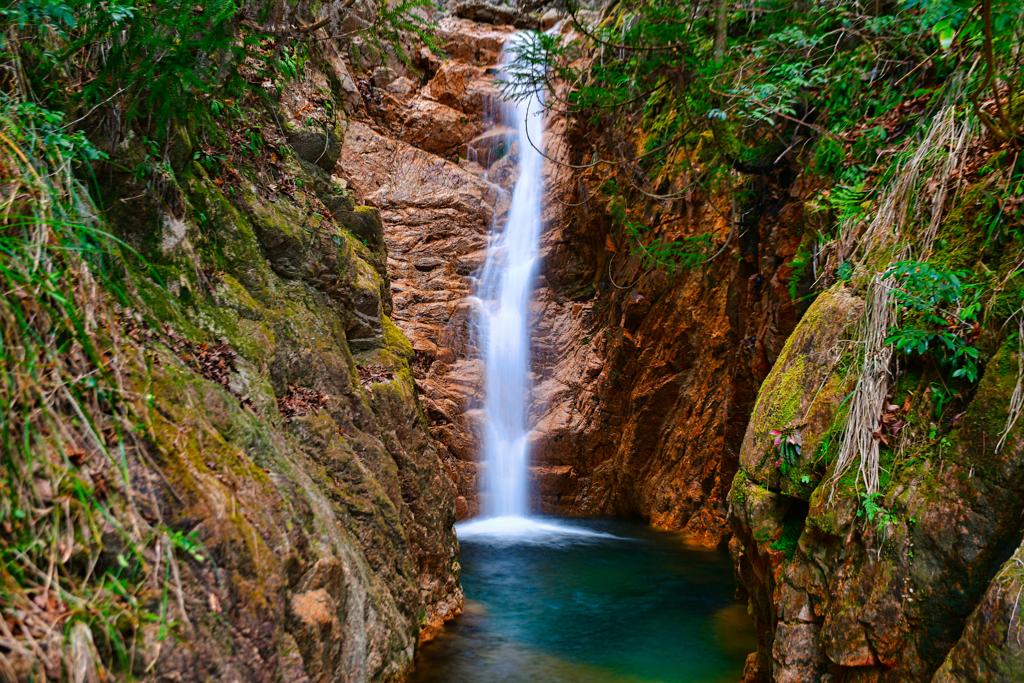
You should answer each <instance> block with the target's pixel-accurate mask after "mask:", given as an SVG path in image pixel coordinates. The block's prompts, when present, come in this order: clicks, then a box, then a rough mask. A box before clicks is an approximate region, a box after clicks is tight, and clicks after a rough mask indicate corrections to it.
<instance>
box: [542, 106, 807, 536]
mask: <svg viewBox="0 0 1024 683" xmlns="http://www.w3.org/2000/svg"><path fill="white" fill-rule="evenodd" d="M550 128H551V130H550V133H551V139H552V140H553V141H554V142H553V144H552V146H551V147H549V154H550V156H552V158H553V159H555V160H558V161H560V162H563V163H565V162H569V161H575V159H574V157H573V153H572V149H573V144H574V141H575V140H578V139H580V138H581V137H583V136H584V135H585V133H584V131H582V130H567V129H566V124H565V122H564V121H563V120H561V119H560V118H558V117H556V118H555V119H553V120H552V121H551V125H550ZM576 163H578V162H576ZM546 173H547V176H548V181H547V182H548V188H549V194H548V196H547V199H546V203H545V204H546V213H545V216H544V224H545V233H544V236H543V255H544V265H543V270H542V273H541V276H540V279H539V282H538V290H537V295H536V297H535V299H536V304H535V306H536V315H537V326H538V336H537V338H538V341H537V347H536V374H537V390H536V395H535V404H534V408H533V414H534V416H535V418H536V424H537V426H536V429H535V431H534V435H533V440H532V444H533V457H534V461H535V463H536V468H535V472H536V480H537V482H538V486H539V491H540V497H539V500H538V501H537V504H538V507H539V508H540V509H541V510H543V511H545V512H557V513H560V514H615V515H621V516H631V517H641V518H643V519H646V520H648V521H650V522H651V523H653V524H655V525H658V526H661V527H664V528H669V529H677V530H682V529H685V530H687V531H689V532H691V533H693V534H694V535H695V536H697V537H698V538H700V539H701V540H702V541H703V542H705V543H708V544H712V545H713V544H717V543H721V542H724V540H725V539H726V538H727V537H728V535H729V531H728V525H727V523H726V498H727V496H726V494H727V492H728V489H729V485H730V483H731V481H732V476H733V474H734V472H735V471H736V468H737V466H738V453H739V446H740V442H741V440H742V435H743V430H744V427H745V425H746V419H747V416H748V415H749V413H750V410H751V408H752V406H753V401H754V398H755V396H756V393H757V387H758V385H759V383H760V381H761V380H762V379H763V378H764V377H765V375H766V374H767V372H768V370H769V369H770V368H771V366H772V363H773V361H774V360H775V357H776V356H777V355H778V353H779V351H780V350H781V348H782V345H783V343H784V342H785V339H786V336H787V335H788V333H789V331H790V330H791V329H792V327H793V325H794V324H795V322H796V318H797V313H796V311H795V310H794V307H793V305H792V303H791V302H790V295H789V292H788V289H787V283H788V281H789V277H790V270H789V266H788V265H786V264H785V263H784V262H785V261H787V260H788V259H789V258H790V257H791V256H792V255H793V254H794V253H796V249H797V246H798V244H799V242H800V239H801V235H802V233H803V231H804V227H803V223H804V216H803V197H804V194H805V190H804V188H803V186H802V184H800V183H797V184H789V185H784V184H783V183H782V182H781V181H779V180H778V179H774V178H771V179H766V181H765V182H766V186H765V187H764V188H763V189H762V194H763V195H765V197H766V199H765V202H766V204H767V206H768V208H767V210H766V211H765V212H764V213H763V215H761V216H760V217H759V218H758V220H757V221H756V222H752V223H751V225H749V226H744V227H743V228H742V234H741V235H739V236H738V237H734V236H733V235H731V234H730V232H731V230H730V224H729V221H728V216H729V215H730V210H729V209H724V210H723V209H722V208H721V207H728V204H729V198H728V197H709V196H706V193H704V192H701V191H699V190H694V191H692V192H691V193H689V194H688V195H687V196H684V197H683V198H681V199H676V200H674V201H672V202H662V203H655V202H650V201H648V200H647V199H645V198H644V197H642V196H640V195H639V193H636V194H635V196H631V197H632V198H631V199H630V201H635V202H638V203H640V205H641V206H646V207H647V209H646V214H645V217H646V221H647V222H648V223H649V224H651V225H653V226H654V230H653V231H652V235H658V237H659V238H661V239H679V238H681V237H685V236H690V235H696V234H700V233H704V232H711V233H712V234H713V235H714V241H715V243H716V246H721V245H723V244H725V243H726V242H727V241H728V242H730V244H729V245H728V246H727V248H726V249H725V250H724V251H723V253H721V254H719V256H718V257H717V258H715V259H713V260H711V261H709V262H708V263H705V264H704V265H702V266H700V267H698V268H694V269H691V270H683V271H678V272H675V273H672V272H670V271H668V270H667V269H665V268H651V267H649V266H645V265H644V264H643V262H642V258H641V257H642V253H641V252H640V249H639V248H638V246H637V244H636V243H635V242H634V241H633V240H631V239H630V238H628V237H627V236H625V235H623V234H622V232H621V230H620V229H617V228H615V227H614V226H612V223H611V220H610V218H609V217H608V214H607V211H606V207H605V205H604V200H602V199H601V198H600V193H599V191H598V190H597V187H598V185H599V184H600V183H602V182H604V181H605V180H606V175H605V172H604V171H602V172H601V173H598V172H595V171H589V172H585V173H584V172H580V171H578V170H573V169H570V168H568V167H567V166H564V165H559V164H557V163H552V162H549V163H547V165H546ZM685 182H686V180H685V178H679V179H676V180H675V181H674V185H673V187H675V185H679V186H682V185H684V184H685ZM671 193H672V191H671V190H670V191H669V194H671ZM660 224H664V225H666V226H669V227H666V228H663V229H659V228H658V227H657V226H658V225H660Z"/></svg>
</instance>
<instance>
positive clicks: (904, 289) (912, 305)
mask: <svg viewBox="0 0 1024 683" xmlns="http://www.w3.org/2000/svg"><path fill="white" fill-rule="evenodd" d="M968 275H969V273H966V272H964V271H959V272H951V271H946V270H942V269H940V268H936V267H935V266H933V265H931V264H929V263H924V262H920V261H901V262H899V263H896V264H895V265H893V266H892V267H891V268H890V269H889V270H888V271H886V273H885V277H892V278H894V279H895V280H896V281H898V282H899V287H898V288H897V289H895V290H893V298H894V299H895V300H896V302H897V305H898V306H899V308H900V311H901V315H902V316H903V317H904V321H905V322H910V320H908V317H911V316H912V321H913V323H914V325H913V326H911V325H904V326H900V325H894V326H893V327H891V328H890V329H889V336H888V337H887V338H886V340H885V343H886V344H892V345H893V346H895V347H896V349H897V350H899V351H900V352H902V353H904V354H907V355H912V354H916V355H919V356H922V355H924V354H926V353H931V354H932V356H933V357H935V358H936V359H937V360H938V361H939V363H940V364H941V365H942V366H943V367H946V368H948V369H949V370H950V371H951V377H952V378H953V379H963V380H964V381H966V382H967V383H968V384H973V383H974V382H976V381H977V380H978V364H977V361H978V349H976V348H975V347H974V346H972V345H971V342H973V338H974V336H976V330H977V323H976V317H977V314H978V312H979V310H980V303H979V302H978V297H975V299H974V301H973V302H972V303H970V304H969V305H967V306H961V305H960V301H961V299H962V298H963V296H964V294H965V292H966V291H967V290H968V289H973V288H971V287H969V286H965V285H964V284H963V278H964V277H966V276H968ZM908 314H910V315H909V316H908Z"/></svg>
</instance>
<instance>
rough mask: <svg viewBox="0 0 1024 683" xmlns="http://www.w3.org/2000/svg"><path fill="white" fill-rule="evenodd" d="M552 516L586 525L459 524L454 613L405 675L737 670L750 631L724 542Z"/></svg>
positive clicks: (457, 677)
mask: <svg viewBox="0 0 1024 683" xmlns="http://www.w3.org/2000/svg"><path fill="white" fill-rule="evenodd" d="M540 521H542V522H551V521H554V520H540ZM557 523H558V524H559V525H562V526H568V527H571V528H574V529H576V530H577V531H579V532H584V534H585V533H586V532H590V534H587V535H584V534H581V533H576V534H571V535H569V534H559V533H556V532H550V533H546V532H544V531H543V530H541V531H540V532H537V533H533V532H529V531H527V532H525V533H520V531H522V530H521V529H520V530H517V529H515V528H512V529H511V532H509V533H498V534H492V533H487V532H486V531H484V532H481V533H469V534H462V533H460V539H461V545H462V553H461V563H462V584H463V588H464V590H465V593H466V608H465V612H464V614H463V615H462V616H460V617H458V618H456V619H455V620H454V621H452V622H450V623H449V624H448V625H447V626H446V628H445V629H444V631H443V632H442V633H441V634H440V635H439V636H438V637H437V638H436V639H435V640H434V641H432V642H430V643H427V644H426V645H424V646H423V647H422V648H421V650H420V652H419V653H418V655H417V668H416V672H415V674H414V675H413V678H412V681H413V682H414V683H440V682H441V681H444V682H446V683H519V682H524V683H525V682H526V681H530V682H531V683H577V682H582V681H587V682H590V681H593V682H594V683H698V682H699V683H712V682H713V683H718V682H720V681H722V682H724V681H730V682H734V681H736V680H738V679H739V676H740V673H741V672H742V669H743V662H744V659H745V657H746V655H747V653H749V652H753V651H754V650H755V649H756V640H755V634H754V629H753V624H752V622H751V620H750V618H749V617H748V616H747V615H746V611H745V608H744V606H743V605H741V604H740V603H738V602H736V600H735V599H734V593H735V583H734V581H733V574H732V564H731V562H730V559H729V556H728V554H727V553H724V552H720V551H714V550H708V549H704V548H700V547H697V546H694V545H692V544H689V543H687V541H686V539H685V537H683V536H681V535H679V534H673V533H668V532H661V531H657V530H654V529H652V528H650V527H649V526H646V525H642V524H635V523H630V522H624V521H618V520H585V521H584V520H557ZM511 526H512V527H514V526H515V525H511Z"/></svg>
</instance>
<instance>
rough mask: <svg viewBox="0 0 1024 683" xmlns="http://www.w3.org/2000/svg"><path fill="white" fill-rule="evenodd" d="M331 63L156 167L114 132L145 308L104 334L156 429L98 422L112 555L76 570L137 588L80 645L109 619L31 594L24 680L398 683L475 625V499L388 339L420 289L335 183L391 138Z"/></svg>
mask: <svg viewBox="0 0 1024 683" xmlns="http://www.w3.org/2000/svg"><path fill="white" fill-rule="evenodd" d="M324 50H325V52H323V53H320V54H317V55H314V57H315V59H312V60H311V61H310V63H308V64H307V65H306V72H305V73H302V74H300V76H299V77H298V78H296V79H293V80H291V81H284V80H282V82H281V83H280V84H272V85H280V87H279V88H275V87H272V86H271V85H268V91H269V93H270V96H268V97H267V98H266V99H264V100H263V101H260V100H259V99H258V98H255V99H253V100H252V101H245V102H239V103H238V106H237V111H233V112H232V113H231V114H230V116H231V117H233V118H231V119H229V120H227V121H225V127H224V130H220V131H215V135H216V136H219V137H218V139H216V140H215V141H213V142H212V143H211V142H210V141H209V140H206V141H203V142H200V141H199V140H198V139H196V138H195V137H193V132H192V131H190V130H187V129H180V130H178V131H176V132H175V133H174V135H173V136H172V139H171V141H170V142H169V144H168V148H167V149H166V150H158V149H156V148H155V147H154V146H153V145H152V144H151V143H150V142H149V141H147V140H145V139H144V138H143V137H142V136H141V135H140V134H139V133H138V132H137V131H133V130H127V131H118V130H117V129H116V127H115V128H113V131H114V132H113V133H110V132H109V131H110V130H111V129H110V128H109V127H108V128H106V129H104V128H103V122H102V121H99V120H98V121H97V122H95V125H96V129H95V131H93V132H94V133H95V135H96V137H97V138H98V139H100V140H101V142H100V143H99V144H101V145H103V146H104V147H105V148H106V149H108V150H109V151H110V154H111V159H110V161H109V162H106V163H102V164H101V165H98V166H97V168H96V178H97V181H98V185H99V192H100V193H101V195H102V202H103V205H104V206H106V207H108V208H107V210H106V211H105V212H104V219H105V221H106V223H105V225H106V226H107V228H109V230H110V231H111V232H113V233H114V234H115V235H116V236H117V237H118V238H120V239H121V240H123V242H124V244H126V245H127V246H128V247H130V249H124V250H123V251H124V255H125V259H126V261H127V263H129V266H128V267H127V269H126V272H125V275H124V282H123V285H122V286H123V288H124V293H123V295H122V297H121V298H120V300H115V299H113V298H112V297H111V298H110V299H105V300H104V303H102V305H99V307H98V308H96V309H94V310H91V311H90V315H92V316H94V317H95V318H98V319H101V320H102V325H101V327H102V329H104V330H105V332H104V333H103V334H104V335H109V336H108V337H105V338H106V339H109V340H110V341H109V344H110V348H109V354H110V355H109V358H108V360H109V366H110V367H109V370H110V371H112V372H115V373H116V377H117V382H118V395H119V396H121V397H122V398H121V399H119V400H121V401H123V403H122V405H124V406H126V408H125V409H124V410H122V411H120V412H118V414H120V415H138V416H140V417H139V421H138V423H137V424H132V423H130V422H126V423H125V425H124V428H125V430H126V431H124V432H121V431H119V430H120V426H119V423H117V422H116V420H117V418H116V416H113V417H111V416H105V415H103V414H100V413H97V415H98V417H97V418H96V419H97V420H106V421H107V422H102V421H101V422H100V423H99V424H107V423H108V422H109V423H110V424H109V425H108V426H105V427H103V434H104V437H105V438H106V439H107V440H108V444H109V445H110V446H111V449H110V452H111V453H116V452H117V451H116V448H114V447H115V446H117V444H119V443H120V444H122V445H123V447H124V450H123V451H122V453H121V455H120V460H118V458H116V457H115V458H113V459H112V458H109V457H107V456H106V455H104V454H103V452H102V451H101V450H99V449H97V448H95V447H93V446H92V445H90V444H89V442H87V441H82V450H81V452H80V453H76V455H75V456H74V457H75V460H74V461H73V467H74V468H75V470H74V471H75V473H76V474H75V477H76V478H75V479H74V481H76V482H79V484H77V486H79V487H85V488H84V489H76V490H84V491H86V492H89V495H91V496H94V497H95V499H96V500H97V501H100V503H99V504H101V505H102V508H103V510H105V511H106V512H104V513H103V514H102V515H101V514H100V511H99V508H96V509H95V510H94V514H93V518H91V519H92V522H88V523H86V522H83V524H86V526H83V529H82V532H83V533H86V531H87V527H88V525H89V524H93V525H98V527H97V528H98V529H99V530H100V531H99V532H97V533H101V534H102V545H103V548H102V552H100V554H99V555H98V556H97V557H90V556H89V551H88V549H87V548H84V547H83V548H80V551H81V552H80V553H79V551H78V550H75V551H74V552H75V553H78V554H74V555H72V557H73V559H72V563H73V568H72V569H71V570H69V571H73V572H78V571H79V570H81V572H83V576H84V578H83V579H82V580H84V581H88V580H90V577H92V578H93V579H95V580H97V581H101V582H105V583H104V585H110V584H111V582H113V585H115V586H120V588H119V591H116V593H117V596H120V597H115V598H113V600H114V602H113V603H112V605H113V606H112V607H108V608H105V609H115V610H120V611H119V612H117V613H116V614H113V615H101V616H98V617H97V619H96V620H95V627H94V628H91V629H90V628H88V627H85V626H84V624H86V622H83V621H77V622H75V625H74V628H73V629H72V632H71V634H70V636H69V638H70V640H68V642H67V643H64V642H63V634H62V631H61V629H60V626H59V625H60V623H61V621H60V619H63V618H64V617H65V616H66V614H65V615H63V616H62V615H61V611H62V610H64V609H66V608H67V605H68V604H72V605H76V607H75V609H79V607H80V606H81V605H91V604H92V603H87V602H81V603H79V602H75V601H77V600H79V599H80V597H76V596H70V595H68V594H67V593H57V592H54V590H55V589H54V590H51V594H52V595H54V596H56V602H54V601H53V600H51V601H50V602H47V600H46V597H45V589H44V593H43V594H42V595H43V597H40V598H39V599H37V600H35V601H33V600H32V599H31V598H32V595H29V596H28V597H27V598H26V599H25V601H24V605H22V606H21V607H19V611H18V612H17V613H16V614H17V616H16V617H15V619H16V621H15V622H14V625H15V627H18V626H19V625H20V627H21V628H24V629H25V631H24V633H25V634H26V635H27V634H34V636H30V637H29V638H28V639H27V640H22V639H20V637H19V638H15V637H13V636H12V634H11V633H10V631H9V629H8V628H5V629H4V633H5V635H6V637H5V638H4V639H3V645H2V651H0V671H2V675H0V677H3V678H4V680H8V679H11V680H17V681H30V680H42V677H43V676H46V677H50V678H55V677H56V678H59V677H60V676H61V675H62V671H63V672H64V673H65V675H66V676H69V677H74V678H73V680H88V681H93V680H101V679H102V680H107V678H106V677H109V676H113V677H115V678H125V677H128V676H134V677H135V678H136V679H141V680H154V681H155V680H161V681H163V680H178V681H205V680H212V679H216V680H224V681H243V680H245V681H280V680H287V681H297V682H300V681H313V682H327V681H346V682H356V681H399V680H403V679H404V678H405V676H406V675H407V674H408V672H409V671H410V670H411V668H412V658H413V654H414V652H415V650H416V647H417V645H418V642H420V641H421V640H423V639H427V638H430V637H432V636H433V635H434V633H436V631H437V630H438V628H439V627H440V626H441V624H442V623H443V621H444V620H446V619H449V618H451V617H452V616H454V615H455V614H457V613H459V611H460V610H461V607H462V591H461V587H460V584H459V566H458V559H457V557H458V543H457V540H456V538H455V532H454V529H453V525H454V523H455V491H454V489H453V487H452V485H451V481H450V478H449V477H448V476H447V475H446V474H445V471H444V469H443V467H442V463H441V458H440V457H439V454H438V448H437V446H436V445H435V441H434V439H433V438H432V437H431V433H430V425H429V422H428V417H427V416H426V415H425V414H424V411H423V407H422V405H421V403H420V402H419V400H418V398H417V393H416V387H415V380H414V377H413V371H412V368H413V366H414V365H415V364H416V363H417V362H418V360H417V352H416V351H415V350H414V349H413V347H412V345H410V343H409V340H408V338H407V337H406V336H405V335H404V334H403V332H402V331H401V330H400V329H399V328H398V327H396V325H395V324H394V323H393V322H392V320H391V317H390V316H391V314H392V311H393V310H394V308H395V306H394V300H393V297H392V290H391V287H390V284H389V283H390V281H391V278H392V277H393V275H397V277H395V279H396V280H397V281H398V282H401V276H402V274H403V273H404V271H403V270H402V269H401V268H396V269H395V270H394V271H393V272H390V273H389V247H388V244H387V241H386V240H385V236H384V229H383V225H382V219H381V212H380V210H379V209H378V208H374V207H370V206H366V205H363V204H361V203H357V202H355V201H354V200H353V194H352V192H351V190H347V189H346V187H345V183H344V181H343V180H342V179H341V178H339V177H338V175H337V173H343V170H342V168H340V167H338V166H336V164H337V162H338V158H339V155H340V154H341V153H342V149H343V148H344V149H346V150H351V149H353V148H356V147H357V146H358V145H360V144H369V141H370V140H371V135H372V134H373V133H372V131H371V130H370V129H369V128H368V127H367V126H366V124H365V123H362V122H359V121H358V119H359V118H360V117H362V118H363V120H367V119H366V118H365V114H364V113H363V112H362V111H361V109H360V108H361V107H362V106H363V103H362V99H361V98H360V96H359V93H358V91H357V90H356V86H355V84H354V82H353V81H352V79H351V77H350V76H349V74H348V72H347V70H346V67H345V64H344V62H343V61H342V60H341V59H340V58H339V57H338V55H337V54H336V53H333V52H331V51H330V48H328V47H325V48H324ZM437 106H442V105H437ZM346 110H347V111H348V112H350V113H351V117H350V116H344V117H341V116H338V117H337V118H335V117H333V116H332V113H334V112H338V113H340V112H343V111H346ZM225 116H227V115H225ZM412 128H413V127H412V126H410V129H412ZM104 130H106V131H107V136H106V137H104ZM256 141H258V144H257V142H256ZM387 144H402V143H392V142H391V141H388V142H387ZM387 158H388V159H389V160H390V159H391V157H387ZM445 163H447V162H445ZM423 170H424V173H426V174H429V173H431V170H430V169H429V168H425V169H423ZM460 172H461V171H460ZM365 182H367V183H369V182H371V177H370V176H369V175H367V176H366V181H365ZM476 187H477V186H475V185H474V186H471V188H476ZM406 189H407V190H408V188H406ZM489 191H490V190H489V188H483V189H479V192H480V193H481V194H480V196H479V197H476V199H478V200H480V202H481V203H480V205H479V206H478V207H477V209H478V210H479V211H480V212H482V213H481V220H483V216H484V215H490V214H489V213H487V212H490V211H492V209H490V208H487V207H485V206H484V204H483V203H482V200H483V199H484V198H488V197H492V195H493V192H492V193H491V194H487V192H489ZM471 192H472V189H470V190H466V191H465V194H467V195H468V194H469V193H471ZM424 193H426V194H429V189H424ZM473 200H474V198H473V197H471V196H467V197H466V199H465V200H464V201H465V202H466V203H471V202H472V201H473ZM398 201H400V200H396V202H398ZM423 201H425V202H428V203H429V202H430V201H432V199H431V198H429V197H428V198H427V199H425V200H423ZM460 201H462V200H460ZM396 206H398V207H399V208H397V209H392V208H391V207H389V208H388V209H387V210H389V211H390V210H398V211H401V208H400V204H396ZM437 210H438V211H439V212H441V213H443V212H444V211H445V210H446V209H445V208H444V207H443V206H438V209H437ZM483 229H484V228H481V230H483ZM392 253H394V254H395V255H396V256H397V257H398V259H399V260H395V261H391V265H392V267H394V266H395V264H396V263H400V259H401V258H402V257H401V253H400V252H392ZM416 265H417V264H409V267H410V269H412V270H414V272H417V273H418V272H421V271H419V270H415V268H416ZM418 265H422V264H418ZM104 400H106V399H104ZM97 405H98V406H100V407H99V408H97V410H100V411H102V410H105V409H104V408H103V407H102V406H104V405H107V404H106V403H103V402H102V401H101V402H100V403H98V404H97ZM106 410H109V409H106ZM127 419H128V418H125V420H127ZM434 419H435V421H436V418H434ZM118 434H123V435H125V436H124V440H123V441H121V440H120V437H118ZM128 435H130V436H128ZM69 485H70V484H67V483H64V484H61V486H69ZM47 491H49V493H48V494H47V495H48V496H50V499H52V498H53V497H54V496H55V495H60V496H64V495H65V491H64V490H63V489H60V490H59V491H58V489H57V488H56V485H54V486H53V487H52V489H47ZM67 495H71V494H70V493H68V494H67ZM69 515H70V513H69ZM69 519H70V516H69ZM8 531H9V530H8ZM74 533H75V532H74V530H69V534H71V535H72V536H73V535H74ZM88 538H89V536H88V535H86V536H85V537H84V538H82V539H79V540H81V541H82V542H83V543H85V542H87V541H88ZM78 547H79V546H77V545H76V546H75V548H78ZM68 553H69V554H70V553H72V549H71V548H69V549H68ZM80 555H81V556H80ZM64 560H67V558H66V557H65V558H63V560H62V562H63V561H64ZM69 566H70V565H69ZM76 576H77V574H76ZM97 595H98V593H97ZM61 596H63V597H61ZM94 597H95V596H85V597H84V598H81V599H85V600H91V599H93V598H94ZM63 600H72V602H71V603H65V602H63ZM19 604H20V603H19ZM81 609H93V608H92V607H88V608H86V607H81ZM140 614H141V615H143V617H139V616H138V615H140ZM118 615H120V616H118ZM91 618H92V617H90V619H91ZM55 620H56V621H55ZM65 653H67V656H68V659H67V660H66V661H65V659H64V656H65ZM97 676H99V678H97Z"/></svg>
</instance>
